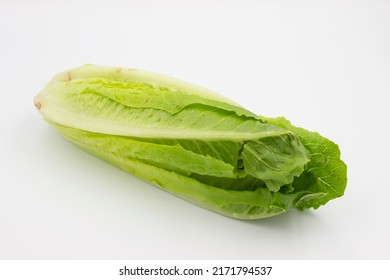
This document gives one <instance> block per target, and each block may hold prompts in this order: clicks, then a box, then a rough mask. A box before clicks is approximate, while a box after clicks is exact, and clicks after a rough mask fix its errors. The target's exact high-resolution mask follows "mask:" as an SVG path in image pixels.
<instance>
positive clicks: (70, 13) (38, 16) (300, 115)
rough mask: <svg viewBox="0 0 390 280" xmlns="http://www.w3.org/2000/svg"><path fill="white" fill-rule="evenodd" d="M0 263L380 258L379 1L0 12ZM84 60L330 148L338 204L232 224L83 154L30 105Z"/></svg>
mask: <svg viewBox="0 0 390 280" xmlns="http://www.w3.org/2000/svg"><path fill="white" fill-rule="evenodd" d="M0 35H1V36H0V96H1V99H0V101H1V103H0V104H1V109H0V114H1V115H0V125H1V127H0V133H1V137H0V141H1V142H0V147H1V157H0V172H1V176H0V259H389V258H390V241H389V236H390V222H389V214H390V210H389V205H390V179H389V173H390V170H389V167H390V164H389V158H390V153H389V141H390V138H389V120H390V116H389V113H388V107H389V105H390V102H389V95H390V1H373V0H372V1H342V0H340V1H329V0H328V1H206V0H205V1H179V0H176V1H174V0H170V1H157V0H156V1H151V0H149V1H73V0H67V1H63V2H59V1H57V2H56V1H44V0H41V1H21V0H16V1H15V0H12V1H11V0H0ZM86 63H93V64H98V65H111V66H124V67H132V68H141V69H146V70H151V71H156V72H161V73H164V74H167V75H171V76H174V77H177V78H180V79H183V80H186V81H189V82H192V83H195V84H198V85H202V86H205V87H208V88H210V89H212V90H215V91H217V92H220V93H222V94H223V95H225V96H227V97H229V98H231V99H233V100H235V101H237V102H238V103H240V104H242V105H243V106H244V107H246V108H247V109H250V110H251V111H253V112H256V113H258V114H261V115H264V116H280V115H282V116H285V117H287V118H288V119H290V120H291V121H292V122H293V123H294V124H295V125H298V126H302V127H305V128H307V129H310V130H313V131H318V132H320V133H321V134H322V135H324V136H326V137H328V138H330V139H332V140H333V141H335V142H336V143H338V144H339V146H340V149H341V151H342V158H343V160H344V161H345V162H346V163H347V165H348V177H349V182H348V187H347V190H346V193H345V196H344V197H342V198H340V199H337V200H334V201H331V202H329V203H328V204H327V205H326V206H324V207H322V208H320V209H319V210H317V211H306V212H297V211H291V212H289V213H287V214H284V215H281V216H278V217H274V218H271V219H265V220H258V221H239V220H234V219H230V218H226V217H223V216H220V215H218V214H214V213H211V212H208V211H207V210H203V209H201V208H198V207H196V206H193V205H191V204H189V203H187V202H185V201H182V200H180V199H178V198H176V197H174V196H172V195H170V194H168V193H165V192H164V191H162V190H160V189H157V188H155V187H152V186H150V185H149V184H147V183H144V182H142V181H140V180H138V179H137V178H134V177H133V176H131V175H129V174H127V173H125V172H123V171H121V170H119V169H117V168H115V167H113V166H111V165H109V164H107V163H105V162H103V161H101V160H99V159H97V158H95V157H93V156H91V155H89V154H87V153H85V152H83V151H81V150H80V149H78V148H76V147H75V146H73V145H71V144H70V143H69V142H67V141H66V140H65V139H63V138H62V137H61V136H60V135H58V134H57V133H56V132H55V131H54V130H53V129H52V128H51V127H50V126H49V125H47V124H46V123H45V122H44V121H43V119H42V117H41V116H40V114H39V113H38V112H37V111H36V110H35V108H34V105H33V102H32V99H33V96H34V95H35V94H36V93H37V92H38V91H39V90H40V89H41V88H43V86H44V85H45V83H46V82H48V81H49V79H50V78H51V77H52V76H53V75H54V74H55V73H57V72H59V71H62V70H66V69H68V68H72V67H76V66H80V65H83V64H86Z"/></svg>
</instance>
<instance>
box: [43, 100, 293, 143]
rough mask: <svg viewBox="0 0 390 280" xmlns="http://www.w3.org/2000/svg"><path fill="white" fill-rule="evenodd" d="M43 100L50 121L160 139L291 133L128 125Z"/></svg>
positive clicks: (247, 137)
mask: <svg viewBox="0 0 390 280" xmlns="http://www.w3.org/2000/svg"><path fill="white" fill-rule="evenodd" d="M41 101H43V100H41ZM42 103H43V104H42V107H41V109H40V112H41V114H42V115H43V117H44V118H45V119H46V121H47V122H49V123H55V124H59V125H62V126H67V127H71V128H76V129H80V130H84V131H89V132H94V133H100V134H109V135H119V136H129V137H140V138H160V139H161V138H164V139H191V140H233V141H242V140H243V141H245V140H255V139H260V138H267V137H274V136H280V135H285V134H289V133H291V132H289V131H258V132H237V131H216V130H200V129H185V130H183V129H175V128H172V129H171V128H150V127H140V126H139V125H137V126H131V125H126V126H124V125H123V124H121V123H117V122H115V121H110V120H105V119H99V118H96V117H89V116H85V115H84V116H83V115H80V114H74V113H72V112H69V111H66V110H62V109H61V108H60V107H57V106H52V105H53V104H52V105H50V106H45V105H46V104H44V102H42Z"/></svg>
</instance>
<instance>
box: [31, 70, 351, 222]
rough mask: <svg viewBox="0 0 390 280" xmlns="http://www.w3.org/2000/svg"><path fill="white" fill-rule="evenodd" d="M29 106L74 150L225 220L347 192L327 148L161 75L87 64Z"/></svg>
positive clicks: (315, 138) (341, 167)
mask: <svg viewBox="0 0 390 280" xmlns="http://www.w3.org/2000/svg"><path fill="white" fill-rule="evenodd" d="M34 102H35V105H36V107H37V108H38V109H39V111H40V112H41V114H42V115H43V117H44V118H45V120H46V121H48V122H49V123H50V124H52V125H53V126H54V127H55V128H56V129H57V130H58V131H59V132H60V133H61V134H62V135H64V136H65V137H66V138H68V139H69V140H70V141H72V142H73V143H75V144H76V145H78V146H79V147H81V148H82V149H84V150H86V151H88V152H90V153H92V154H94V155H96V156H98V157H100V158H102V159H104V160H106V161H108V162H110V163H112V164H114V165H116V166H118V167H120V168H122V169H124V170H126V171H127V172H129V173H132V174H133V175H135V176H138V177H140V178H142V179H144V180H145V181H148V182H150V183H152V184H154V185H156V186H159V187H161V188H163V189H165V190H167V191H168V192H170V193H172V194H174V195H177V196H179V197H182V198H184V199H186V200H188V201H190V202H192V203H194V204H197V205H199V206H202V207H204V208H207V209H210V210H212V211H215V212H218V213H221V214H223V215H227V216H230V217H235V218H240V219H258V218H265V217H270V216H274V215H277V214H281V213H284V212H286V211H288V210H289V209H291V208H297V209H301V210H303V209H306V208H311V207H313V208H318V207H319V206H321V205H324V204H325V203H326V202H328V201H329V200H330V199H333V198H336V197H339V196H342V195H343V193H344V189H345V187H346V182H347V179H346V166H345V164H344V163H343V162H342V161H341V160H340V152H339V149H338V146H337V145H336V144H334V143H333V142H331V141H329V140H327V139H325V138H323V137H322V136H320V135H319V134H318V133H313V132H309V131H306V130H304V129H301V128H296V127H294V126H292V125H291V124H290V123H289V122H288V121H287V120H285V119H284V118H276V119H271V118H265V117H260V116H257V115H255V114H253V113H251V112H249V111H247V110H245V109H244V108H242V107H240V106H239V105H237V104H236V103H234V102H232V101H230V100H228V99H226V98H224V97H223V96H221V95H218V94H216V93H214V92H212V91H209V90H207V89H204V88H201V87H198V86H194V85H191V84H188V83H185V82H182V81H179V80H176V79H173V78H170V77H167V76H163V75H159V74H155V73H151V72H147V71H141V70H135V69H127V68H114V67H99V66H94V65H86V66H82V67H79V68H76V69H72V70H69V71H65V72H62V73H59V74H57V75H56V76H55V77H54V78H53V79H52V80H51V81H50V82H49V83H48V84H47V85H46V87H45V88H44V89H43V90H42V91H41V92H40V93H39V94H38V95H37V96H36V97H35V99H34Z"/></svg>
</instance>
